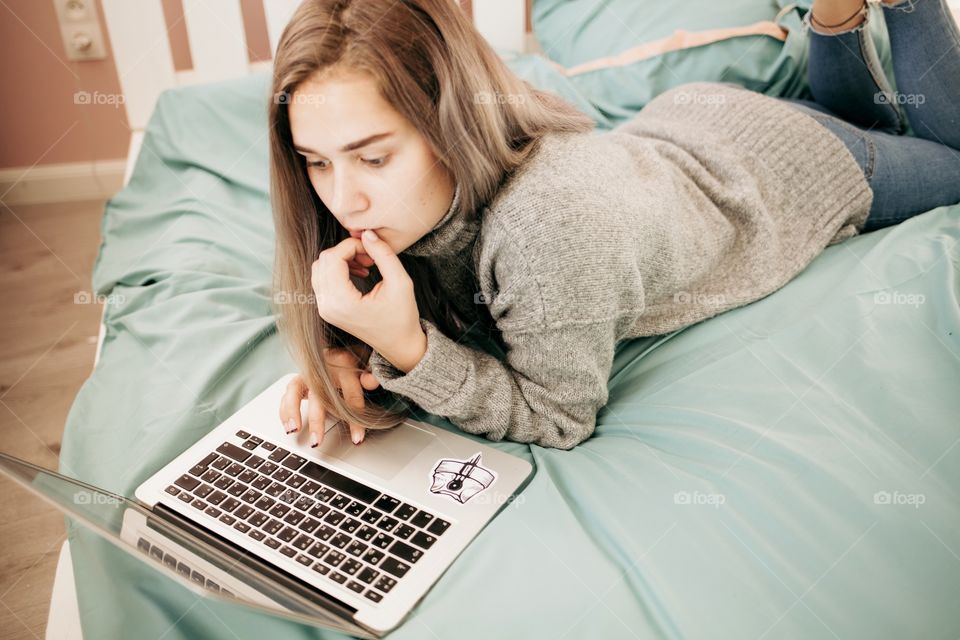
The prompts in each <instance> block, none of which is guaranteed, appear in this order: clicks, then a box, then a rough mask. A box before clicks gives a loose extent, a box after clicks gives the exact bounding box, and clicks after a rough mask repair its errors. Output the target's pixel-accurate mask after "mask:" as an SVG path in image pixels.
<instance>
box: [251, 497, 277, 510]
mask: <svg viewBox="0 0 960 640" xmlns="http://www.w3.org/2000/svg"><path fill="white" fill-rule="evenodd" d="M276 503H277V501H276V500H274V499H273V498H271V497H270V496H263V497H262V498H260V499H259V500H257V502H256V504H254V506H255V507H256V508H257V509H260V510H261V511H266V510H268V509H269V508H270V507H272V506H273V505H275V504H276Z"/></svg>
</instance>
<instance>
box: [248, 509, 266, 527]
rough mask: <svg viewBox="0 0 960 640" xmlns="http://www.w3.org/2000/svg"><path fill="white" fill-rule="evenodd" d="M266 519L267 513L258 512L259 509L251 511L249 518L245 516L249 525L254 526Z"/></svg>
mask: <svg viewBox="0 0 960 640" xmlns="http://www.w3.org/2000/svg"><path fill="white" fill-rule="evenodd" d="M268 519H269V518H267V514H265V513H260V512H259V511H254V512H253V515H251V516H250V517H249V518H247V522H249V523H250V524H251V525H253V526H254V527H259V526H260V525H262V524H263V523H264V522H266V521H267V520H268Z"/></svg>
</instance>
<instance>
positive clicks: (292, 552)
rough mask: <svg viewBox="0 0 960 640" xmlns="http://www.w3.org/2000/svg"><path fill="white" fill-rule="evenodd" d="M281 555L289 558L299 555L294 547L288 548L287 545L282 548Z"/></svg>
mask: <svg viewBox="0 0 960 640" xmlns="http://www.w3.org/2000/svg"><path fill="white" fill-rule="evenodd" d="M280 553H282V554H283V555H285V556H287V557H288V558H292V557H294V556H295V555H297V550H296V549H294V548H293V547H288V546H287V545H284V546H282V547H280Z"/></svg>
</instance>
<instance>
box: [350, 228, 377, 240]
mask: <svg viewBox="0 0 960 640" xmlns="http://www.w3.org/2000/svg"><path fill="white" fill-rule="evenodd" d="M382 228H383V227H377V228H376V229H374V231H376V232H377V233H378V234H379V233H380V229H382ZM364 231H365V229H358V230H357V231H351V232H350V237H352V238H359V237H360V236H361V234H363V232H364Z"/></svg>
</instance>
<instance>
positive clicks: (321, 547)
mask: <svg viewBox="0 0 960 640" xmlns="http://www.w3.org/2000/svg"><path fill="white" fill-rule="evenodd" d="M327 551H330V547H329V546H327V545H325V544H323V543H322V542H316V543H314V545H313V546H312V547H310V550H309V551H307V553H309V554H310V555H312V556H313V557H315V558H319V557H321V556H322V555H323V554H325V553H326V552H327Z"/></svg>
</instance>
